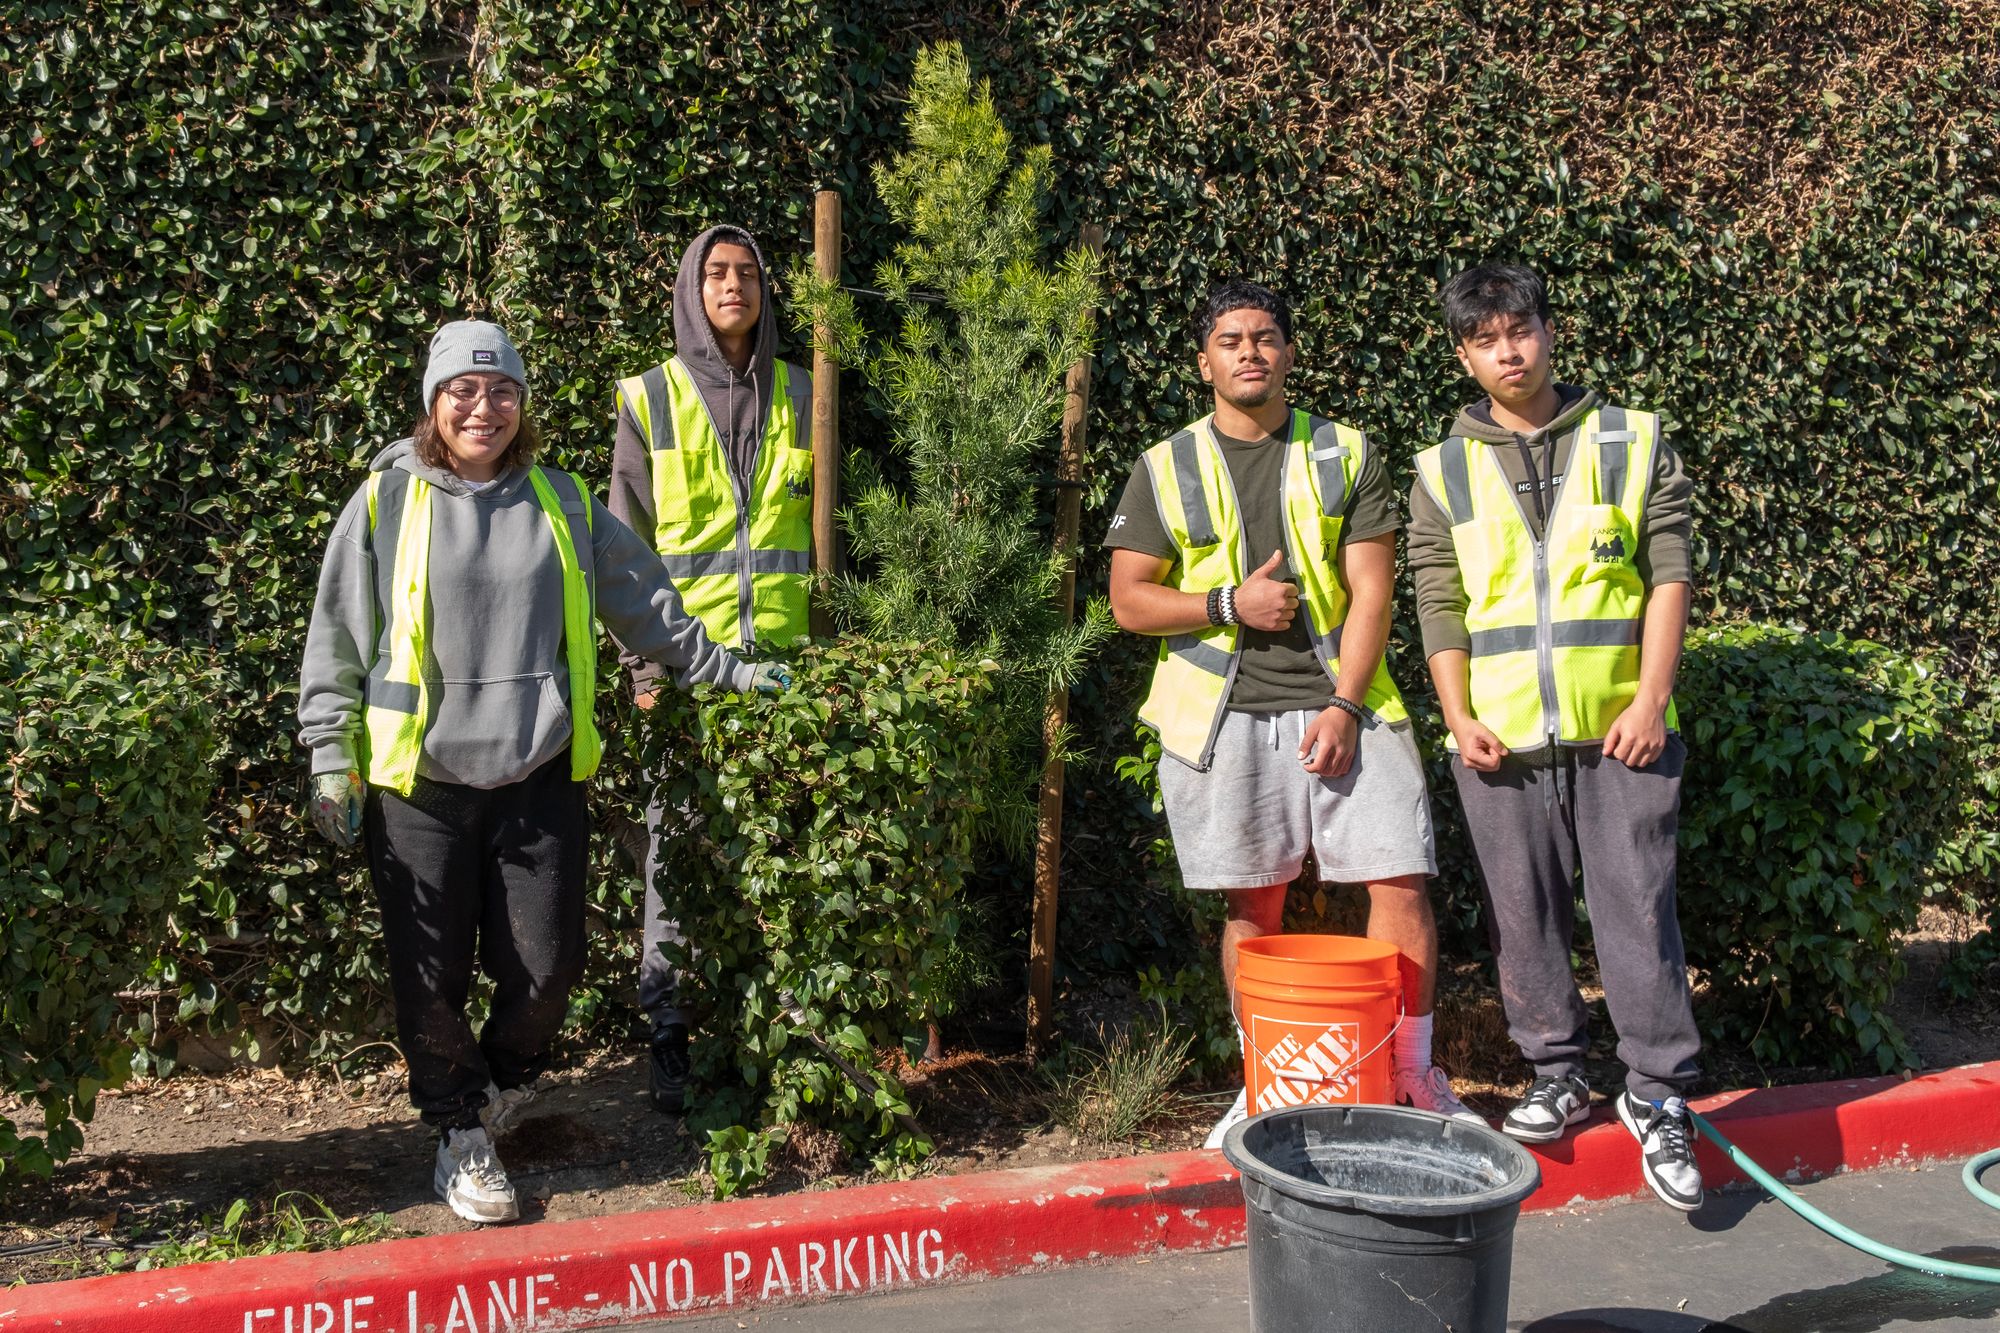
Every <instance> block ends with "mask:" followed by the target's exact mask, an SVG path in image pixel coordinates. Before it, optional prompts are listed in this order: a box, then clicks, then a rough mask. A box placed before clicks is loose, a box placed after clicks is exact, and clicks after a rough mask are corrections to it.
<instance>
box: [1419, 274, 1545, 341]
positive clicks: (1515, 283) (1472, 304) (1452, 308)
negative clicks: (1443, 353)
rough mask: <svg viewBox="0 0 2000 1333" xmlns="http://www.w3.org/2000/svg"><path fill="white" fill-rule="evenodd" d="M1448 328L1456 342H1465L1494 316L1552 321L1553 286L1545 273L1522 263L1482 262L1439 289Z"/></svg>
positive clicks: (1439, 297)
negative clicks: (1550, 304) (1524, 266)
mask: <svg viewBox="0 0 2000 1333" xmlns="http://www.w3.org/2000/svg"><path fill="white" fill-rule="evenodd" d="M1438 304H1439V305H1441V306H1443V307H1444V323H1445V327H1446V328H1448V329H1450V330H1451V336H1452V339H1453V341H1455V342H1461V343H1462V342H1464V341H1465V340H1466V339H1467V338H1470V337H1471V336H1472V335H1473V334H1475V333H1477V332H1479V330H1480V329H1481V328H1483V327H1485V325H1486V322H1487V321H1488V320H1491V319H1494V318H1496V317H1497V318H1501V319H1513V318H1516V317H1522V318H1525V317H1526V316H1528V315H1536V316H1539V317H1540V318H1541V321H1542V322H1543V323H1544V324H1546V323H1548V321H1549V288H1548V284H1547V283H1545V282H1543V281H1542V275H1541V274H1539V273H1537V272H1535V271H1534V270H1533V269H1531V268H1523V267H1522V266H1521V265H1519V264H1481V265H1480V266H1479V267H1477V268H1469V269H1467V270H1465V272H1463V273H1461V274H1459V275H1458V276H1457V277H1455V278H1453V279H1452V280H1451V281H1450V282H1447V283H1446V284H1445V285H1444V286H1443V287H1442V288H1440V289H1439V291H1438Z"/></svg>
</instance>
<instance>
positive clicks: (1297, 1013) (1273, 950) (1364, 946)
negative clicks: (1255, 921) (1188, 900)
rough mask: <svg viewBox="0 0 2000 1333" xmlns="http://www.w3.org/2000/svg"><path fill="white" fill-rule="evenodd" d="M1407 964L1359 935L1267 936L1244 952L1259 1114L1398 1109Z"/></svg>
mask: <svg viewBox="0 0 2000 1333" xmlns="http://www.w3.org/2000/svg"><path fill="white" fill-rule="evenodd" d="M1401 957H1402V955H1401V954H1400V953H1399V952H1398V951H1397V949H1396V946H1395V945H1393V944H1384V943H1382V942H1381V941H1379V940H1364V939H1357V938H1355V937H1353V936H1351V935H1263V936H1259V937H1258V938H1256V939H1252V940H1245V941H1243V943H1242V944H1240V945H1238V946H1237V952H1236V1021H1237V1022H1238V1023H1240V1024H1242V1026H1243V1037H1244V1042H1243V1086H1244V1087H1246V1088H1248V1089H1249V1104H1250V1113H1251V1114H1252V1115H1261V1114H1262V1113H1263V1112H1265V1111H1275V1110H1277V1109H1278V1108H1280V1107H1285V1106H1361V1105H1377V1106H1380V1105H1386V1104H1388V1102H1389V1069H1390V1055H1389V1038H1390V1037H1391V1036H1393V1035H1394V1034H1395V1031H1396V1028H1397V1027H1398V1026H1399V1025H1400V1023H1401V1016H1402V995H1403V982H1402V975H1401V968H1400V959H1401Z"/></svg>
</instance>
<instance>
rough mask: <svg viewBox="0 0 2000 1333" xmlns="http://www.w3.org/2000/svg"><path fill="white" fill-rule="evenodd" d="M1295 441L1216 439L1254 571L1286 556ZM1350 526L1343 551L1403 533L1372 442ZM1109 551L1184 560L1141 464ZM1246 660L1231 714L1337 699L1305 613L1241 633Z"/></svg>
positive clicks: (1283, 574)
mask: <svg viewBox="0 0 2000 1333" xmlns="http://www.w3.org/2000/svg"><path fill="white" fill-rule="evenodd" d="M1289 438H1290V437H1289V435H1288V434H1278V435H1267V436H1265V437H1264V438H1263V439H1261V440H1239V439H1235V438H1234V437H1232V436H1228V435H1224V434H1223V433H1222V432H1221V431H1216V432H1215V440H1216V443H1217V444H1218V445H1220V446H1221V448H1222V462H1223V465H1224V466H1225V467H1227V468H1228V470H1229V480H1230V484H1231V485H1232V486H1234V487H1235V490H1236V504H1237V511H1238V513H1240V514H1241V516H1242V519H1243V536H1244V540H1245V541H1246V542H1247V543H1248V546H1247V547H1246V548H1245V555H1244V562H1245V564H1247V565H1248V566H1249V567H1250V568H1251V569H1255V568H1256V567H1257V566H1259V565H1261V564H1263V563H1264V562H1265V561H1266V560H1268V559H1270V558H1271V553H1272V552H1273V551H1279V550H1283V549H1284V530H1285V506H1284V493H1283V485H1284V475H1283V464H1284V458H1285V447H1286V445H1287V443H1288V441H1289ZM1345 512H1346V518H1347V521H1346V523H1345V524H1344V525H1343V526H1342V527H1341V529H1340V544H1341V545H1342V546H1343V547H1344V546H1346V545H1347V543H1349V542H1350V541H1365V540H1366V539H1368V538H1370V537H1379V536H1381V535H1382V534H1383V533H1385V532H1394V531H1395V530H1396V529H1397V528H1399V527H1401V526H1402V517H1401V515H1400V514H1399V513H1398V512H1397V509H1396V492H1395V491H1394V489H1393V488H1391V487H1390V485H1389V475H1388V472H1387V470H1386V469H1385V468H1384V467H1383V466H1382V459H1381V456H1380V454H1379V453H1377V451H1376V450H1375V448H1374V445H1373V443H1372V442H1370V443H1369V444H1368V445H1367V446H1366V447H1364V449H1363V451H1362V462H1361V471H1360V473H1359V474H1358V475H1357V476H1356V477H1355V479H1354V486H1353V487H1352V488H1351V489H1350V490H1349V492H1348V495H1347V508H1346V511H1345ZM1104 545H1105V546H1106V547H1108V548H1114V549H1123V550H1128V551H1139V552H1141V553H1143V554H1146V555H1151V556H1158V557H1159V558H1160V559H1162V560H1179V559H1180V547H1179V546H1178V545H1176V544H1175V542H1174V538H1173V534H1172V533H1170V532H1168V531H1167V528H1166V525H1165V524H1164V523H1163V522H1162V521H1161V519H1160V506H1159V502H1158V501H1157V499H1156V498H1155V497H1154V494H1153V476H1152V473H1150V472H1149V471H1147V470H1146V465H1145V463H1144V462H1141V463H1140V464H1139V465H1138V466H1137V467H1135V468H1133V469H1132V477H1131V480H1129V481H1127V482H1126V483H1125V493H1124V494H1123V495H1121V496H1119V497H1118V508H1117V510H1116V511H1115V512H1114V513H1113V514H1112V517H1111V528H1110V531H1109V533H1108V534H1107V535H1106V536H1105V538H1104ZM1273 577H1274V578H1277V579H1279V580H1281V581H1283V580H1289V579H1291V578H1292V569H1291V560H1290V558H1289V557H1288V558H1287V559H1285V560H1284V561H1283V562H1282V563H1280V564H1279V566H1278V568H1277V571H1276V572H1275V573H1274V574H1273ZM1242 644H1243V659H1242V662H1241V663H1240V664H1239V665H1238V666H1237V668H1236V684H1235V685H1234V686H1233V687H1232V688H1231V689H1230V691H1229V707H1230V709H1231V710H1233V711H1235V712H1238V713H1281V712H1288V711H1290V710H1292V709H1295V708H1325V707H1326V706H1327V704H1328V703H1329V702H1331V700H1332V699H1333V682H1332V681H1330V680H1328V679H1327V676H1326V672H1325V671H1323V670H1321V669H1320V665H1319V659H1318V658H1317V657H1315V656H1313V650H1312V640H1311V638H1310V637H1308V636H1307V634H1306V617H1305V613H1304V612H1303V611H1301V612H1300V613H1299V614H1298V615H1297V616H1295V617H1293V619H1292V623H1291V627H1290V628H1289V629H1284V630H1279V631H1276V632H1272V631H1269V630H1260V629H1252V628H1251V627H1250V626H1248V625H1245V626H1243V629H1242Z"/></svg>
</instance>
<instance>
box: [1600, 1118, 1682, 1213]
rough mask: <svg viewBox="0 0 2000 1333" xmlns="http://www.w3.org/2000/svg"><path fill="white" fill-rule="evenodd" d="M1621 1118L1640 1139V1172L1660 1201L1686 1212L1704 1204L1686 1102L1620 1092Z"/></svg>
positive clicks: (1633, 1134)
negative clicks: (1656, 1099) (1650, 1100)
mask: <svg viewBox="0 0 2000 1333" xmlns="http://www.w3.org/2000/svg"><path fill="white" fill-rule="evenodd" d="M1618 1118H1619V1119H1620V1120H1622V1121H1624V1122H1625V1128H1627V1129H1629V1130H1631V1131H1632V1137H1633V1138H1635V1139H1637V1140H1639V1174H1640V1175H1642V1176H1644V1177H1645V1178H1646V1183H1647V1184H1648V1185H1650V1186H1652V1187H1653V1193H1655V1194H1657V1195H1659V1196H1660V1201H1661V1202H1663V1203H1665V1204H1666V1205H1667V1206H1668V1207H1669V1208H1678V1209H1680V1210H1681V1211H1682V1212H1684V1213H1691V1212H1693V1211H1694V1210H1695V1209H1697V1208H1699V1207H1701V1168H1700V1167H1699V1166H1697V1165H1695V1160H1694V1124H1693V1122H1692V1121H1690V1120H1689V1119H1688V1109H1687V1103H1686V1102H1684V1101H1682V1100H1681V1099H1680V1098H1678V1097H1669V1098H1667V1099H1666V1100H1665V1101H1664V1102H1649V1101H1646V1100H1645V1099H1644V1098H1640V1097H1634V1096H1633V1095H1632V1094H1631V1093H1630V1092H1621V1093H1619V1094H1618Z"/></svg>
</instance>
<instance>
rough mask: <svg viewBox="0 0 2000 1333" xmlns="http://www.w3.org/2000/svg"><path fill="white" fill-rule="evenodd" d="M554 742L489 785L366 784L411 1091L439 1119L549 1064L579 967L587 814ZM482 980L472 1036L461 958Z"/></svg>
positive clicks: (445, 1120)
mask: <svg viewBox="0 0 2000 1333" xmlns="http://www.w3.org/2000/svg"><path fill="white" fill-rule="evenodd" d="M569 762H570V761H569V752H568V751H567V750H565V751H564V752H563V753H562V754H560V755H558V756H556V757H555V758H554V759H552V760H550V761H549V762H548V763H546V764H544V765H542V767H540V768H538V769H536V770H535V771H534V772H533V773H530V774H529V775H528V776H527V777H525V778H523V779H522V780H521V781H519V782H516V783H512V784H509V785H508V786H505V787H494V788H490V789H485V788H479V787H463V786H459V785H457V784H456V783H449V782H431V781H428V780H427V779H425V778H422V777H419V778H418V779H417V780H416V786H415V787H414V788H413V789H412V790H411V792H410V794H409V796H407V797H404V796H399V795H397V794H396V793H395V792H392V791H384V790H382V789H381V788H379V787H378V788H371V789H370V790H369V792H368V802H367V808H366V828H367V839H368V868H369V871H370V872H371V874H372V876H373V878H374V881H375V898H376V901H377V902H378V903H379V904H380V905H381V908H382V937H383V940H384V942H385V943H386V944H387V945H388V950H389V984H390V988H391V990H392V992H393V994H394V996H395V1000H396V1032H397V1035H398V1037H399V1038H400V1039H401V1041H402V1046H403V1059H404V1061H405V1062H406V1063H407V1064H408V1065H409V1069H410V1100H411V1101H412V1102H414V1103H415V1104H416V1107H417V1110H418V1111H420V1112H421V1113H422V1115H423V1118H424V1120H425V1121H426V1122H428V1123H430V1124H433V1125H436V1126H438V1127H439V1128H441V1129H466V1128H470V1127H471V1126H473V1125H476V1124H478V1123H479V1108H480V1107H482V1106H484V1105H485V1104H486V1085H487V1084H488V1083H489V1082H491V1083H494V1084H497V1085H498V1086H499V1087H500V1088H502V1089H507V1088H516V1087H519V1086H521V1085H522V1084H524V1083H527V1082H528V1081H530V1080H531V1079H533V1078H534V1077H535V1076H536V1075H537V1074H539V1073H541V1071H542V1069H543V1068H544V1067H545V1066H546V1065H547V1063H548V1055H549V1047H550V1046H551V1045H552V1044H553V1043H554V1041H555V1036H556V1033H557V1031H559V1030H560V1029H561V1027H562V1022H563V1017H564V1015H565V1014H566V1013H567V1011H568V1008H569V993H570V991H571V990H572V989H573V988H574V987H575V986H576V983H577V981H578V979H579V978H580V977H581V976H582V975H583V961H584V933H583V895H584V878H585V868H586V865H587V863H588V853H589V838H590V818H589V813H588V811H587V809H586V806H585V801H584V784H583V783H581V782H575V781H572V780H571V778H570V776H569ZM475 957H476V958H477V959H478V962H479V965H480V966H482V967H484V968H485V969H486V975H487V976H489V977H491V978H492V979H493V1006H492V1010H491V1012H490V1013H489V1014H488V1015H487V1019H486V1025H485V1027H484V1028H483V1029H482V1030H481V1031H480V1033H479V1036H478V1038H477V1039H476V1040H475V1039H474V1037H473V1033H472V1025H471V1023H470V1022H468V1021H467V1019H466V1014H465V1005H466V997H467V994H468V992H469V991H470V989H471V986H472V967H473V960H474V958H475Z"/></svg>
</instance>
